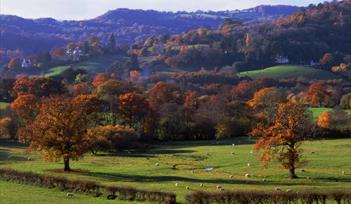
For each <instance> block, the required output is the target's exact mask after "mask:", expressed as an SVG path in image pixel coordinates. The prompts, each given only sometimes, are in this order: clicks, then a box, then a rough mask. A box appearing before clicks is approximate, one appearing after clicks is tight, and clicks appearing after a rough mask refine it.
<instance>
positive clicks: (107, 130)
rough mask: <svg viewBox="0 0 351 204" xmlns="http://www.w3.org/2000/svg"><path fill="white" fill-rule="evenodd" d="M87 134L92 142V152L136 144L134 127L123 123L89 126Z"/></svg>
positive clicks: (136, 138) (119, 148)
mask: <svg viewBox="0 0 351 204" xmlns="http://www.w3.org/2000/svg"><path fill="white" fill-rule="evenodd" d="M88 136H89V140H90V141H91V144H92V145H91V150H92V152H93V153H94V154H96V152H97V151H99V150H100V151H118V150H121V149H128V148H133V147H136V145H138V135H137V133H136V132H135V131H134V129H132V128H129V127H125V126H123V125H115V126H112V125H106V126H98V127H95V128H90V129H89V130H88Z"/></svg>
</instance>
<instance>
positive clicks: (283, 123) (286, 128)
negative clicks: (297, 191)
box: [250, 101, 312, 178]
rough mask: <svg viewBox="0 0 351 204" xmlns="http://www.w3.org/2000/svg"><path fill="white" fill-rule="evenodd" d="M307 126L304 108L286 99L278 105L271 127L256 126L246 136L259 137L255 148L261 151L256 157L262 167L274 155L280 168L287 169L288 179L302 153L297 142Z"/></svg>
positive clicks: (303, 137)
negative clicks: (285, 101)
mask: <svg viewBox="0 0 351 204" xmlns="http://www.w3.org/2000/svg"><path fill="white" fill-rule="evenodd" d="M311 129H312V128H311V123H310V115H309V113H308V112H307V110H306V108H305V107H304V106H303V105H301V104H298V103H294V102H291V101H289V102H287V103H281V104H279V106H278V109H277V111H276V117H275V121H274V123H273V124H272V125H271V126H269V127H264V126H263V125H259V126H258V127H256V128H254V129H253V130H252V132H251V133H250V135H251V136H258V137H259V138H258V140H257V142H256V144H255V149H256V150H257V151H259V150H262V151H261V154H260V157H259V159H260V160H261V161H262V162H263V164H264V165H265V166H266V165H267V164H268V162H269V161H271V160H272V159H273V158H276V159H277V160H278V161H279V162H280V163H281V165H282V167H283V168H285V169H288V170H289V178H297V176H296V173H295V169H296V168H297V167H298V166H299V164H301V156H302V153H301V148H300V145H301V142H302V141H304V140H305V139H306V138H307V137H308V136H309V133H310V132H309V131H310V130H311Z"/></svg>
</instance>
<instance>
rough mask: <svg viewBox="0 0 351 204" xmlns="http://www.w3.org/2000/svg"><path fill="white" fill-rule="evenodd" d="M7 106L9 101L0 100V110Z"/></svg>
mask: <svg viewBox="0 0 351 204" xmlns="http://www.w3.org/2000/svg"><path fill="white" fill-rule="evenodd" d="M7 106H9V103H6V102H0V110H5V109H6V108H7Z"/></svg>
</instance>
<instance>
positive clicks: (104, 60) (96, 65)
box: [45, 55, 128, 77]
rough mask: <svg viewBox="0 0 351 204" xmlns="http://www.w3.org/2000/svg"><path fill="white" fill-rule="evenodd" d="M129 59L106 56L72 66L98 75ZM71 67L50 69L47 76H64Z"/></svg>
mask: <svg viewBox="0 0 351 204" xmlns="http://www.w3.org/2000/svg"><path fill="white" fill-rule="evenodd" d="M127 59H128V58H126V57H121V56H110V55H104V56H98V57H95V58H92V59H89V60H86V61H82V62H79V63H76V64H72V67H74V68H75V69H85V70H87V71H88V72H90V73H98V72H104V71H106V70H108V69H109V67H110V65H111V64H112V63H113V62H115V61H123V60H124V61H125V60H127ZM69 67H70V66H57V67H53V68H51V69H49V70H48V71H47V72H46V74H45V76H46V77H54V76H58V75H60V74H62V73H63V72H64V71H66V70H67V69H68V68H69Z"/></svg>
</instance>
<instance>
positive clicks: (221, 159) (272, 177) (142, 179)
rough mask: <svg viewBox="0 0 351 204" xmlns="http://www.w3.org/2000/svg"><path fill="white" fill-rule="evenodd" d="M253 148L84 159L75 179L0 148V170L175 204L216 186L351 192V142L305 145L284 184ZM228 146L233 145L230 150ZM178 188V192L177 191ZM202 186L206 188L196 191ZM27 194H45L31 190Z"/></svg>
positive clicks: (22, 152)
mask: <svg viewBox="0 0 351 204" xmlns="http://www.w3.org/2000/svg"><path fill="white" fill-rule="evenodd" d="M253 142H254V141H253V140H249V139H247V138H241V139H236V140H231V141H225V142H224V141H223V142H220V143H217V142H216V141H205V142H178V143H171V144H163V145H158V146H155V147H154V148H153V149H151V150H149V151H145V152H129V153H127V152H125V153H119V154H115V155H109V154H105V155H100V156H92V155H90V154H87V155H86V157H85V158H84V159H82V160H80V161H78V162H73V163H72V168H73V169H75V170H76V171H75V172H73V173H62V171H61V169H62V166H63V165H62V163H60V162H58V163H48V162H46V161H43V160H42V159H41V158H40V156H39V155H36V154H28V153H27V151H26V148H25V147H24V146H21V145H18V144H14V143H8V142H2V143H1V144H0V168H14V169H17V170H20V171H33V172H36V173H43V174H50V175H56V176H66V177H69V178H75V179H84V180H93V181H98V182H100V183H104V184H113V185H123V186H132V187H137V188H141V189H148V190H151V189H154V190H162V191H168V192H176V193H177V198H178V200H179V201H180V202H182V203H184V196H185V194H187V193H189V192H191V191H196V190H204V191H216V186H217V185H221V186H223V187H224V188H225V189H227V190H238V189H255V190H274V189H275V188H276V187H279V188H281V189H300V190H301V189H311V190H337V189H340V190H345V189H348V190H349V188H350V186H351V157H350V155H351V139H342V140H323V141H313V142H305V143H304V145H303V147H304V153H305V157H304V158H305V159H306V160H307V161H308V163H307V164H306V166H304V167H303V169H304V171H301V170H298V171H297V174H298V175H299V176H300V178H299V179H296V180H289V179H287V172H286V171H285V170H282V169H280V168H279V166H278V164H276V163H273V164H272V165H270V166H269V167H268V168H267V169H264V168H262V166H261V165H260V164H259V162H258V161H257V155H256V154H255V153H253V152H251V151H252V143H253ZM232 143H235V144H236V145H235V146H234V147H233V146H232ZM331 158H332V160H331ZM156 163H158V164H159V165H156ZM248 163H250V167H248ZM208 167H211V168H214V170H213V171H212V172H206V171H205V168H208ZM342 171H346V172H347V174H346V175H343V174H342ZM247 173H248V174H250V175H251V177H250V178H246V177H245V174H247ZM230 175H232V176H233V177H232V179H230V178H229V177H230ZM263 179H264V180H263ZM176 183H177V184H178V187H176V186H175V184H176ZM200 184H203V185H204V187H200ZM13 185H18V184H10V183H8V184H7V183H0V186H2V187H1V188H3V189H4V190H5V192H6V191H11V190H9V189H10V187H11V186H13ZM19 186H20V188H29V187H26V186H21V185H19ZM186 186H189V187H190V190H187V189H186ZM45 190H46V189H45ZM0 191H3V190H2V189H0ZM29 191H33V192H35V191H43V190H41V189H39V188H37V187H31V188H30V189H28V192H29ZM48 191H49V192H47V193H48V194H51V193H53V194H54V190H48ZM19 192H20V191H19ZM57 192H59V191H57ZM12 193H14V192H12ZM9 194H10V192H9ZM6 195H8V194H7V193H6ZM44 195H45V194H44ZM59 195H61V196H59ZM59 195H55V199H60V198H62V201H65V199H67V198H66V197H65V194H62V193H61V194H59ZM3 196H5V195H3ZM16 199H22V198H16ZM42 199H44V200H45V198H40V199H39V200H42ZM75 199H77V200H80V199H81V200H82V202H83V200H84V199H90V198H86V197H83V196H81V197H76V198H75ZM92 199H93V198H92ZM98 201H100V202H101V203H104V202H105V201H104V200H99V199H97V200H96V202H97V203H98ZM60 202H61V200H60ZM77 202H78V201H77ZM37 203H39V202H37ZM42 203H45V202H44V201H43V202H42Z"/></svg>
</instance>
